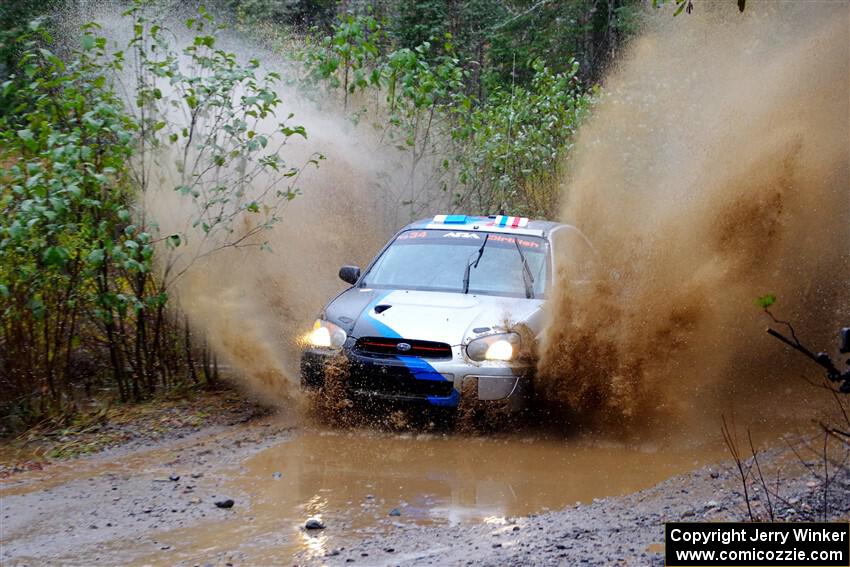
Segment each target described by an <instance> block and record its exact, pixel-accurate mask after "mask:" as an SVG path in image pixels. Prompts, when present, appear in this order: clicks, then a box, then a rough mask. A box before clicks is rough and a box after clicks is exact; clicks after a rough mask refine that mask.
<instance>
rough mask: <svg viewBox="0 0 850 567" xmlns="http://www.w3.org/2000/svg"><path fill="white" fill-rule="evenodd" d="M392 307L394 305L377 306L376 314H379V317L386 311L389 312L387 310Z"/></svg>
mask: <svg viewBox="0 0 850 567" xmlns="http://www.w3.org/2000/svg"><path fill="white" fill-rule="evenodd" d="M390 307H392V305H386V304H383V305H376V306H375V313H377V314H378V315H380V314H381V313H383V312H384V311H386V310H387V309H389V308H390Z"/></svg>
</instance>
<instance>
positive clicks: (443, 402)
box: [366, 292, 460, 407]
mask: <svg viewBox="0 0 850 567" xmlns="http://www.w3.org/2000/svg"><path fill="white" fill-rule="evenodd" d="M390 293H391V292H387V293H382V294H380V295H379V296H378V297H376V298H375V299H374V300H373V301H372V302H370V303H369V305H367V306H366V315H368V317H369V322H370V323H371V324H372V326H373V327H374V328H375V331H376V332H377V334H378V336H381V337H385V338H388V339H401V338H403V337H402V336H401V335H399V334H398V333H397V332H395V330H393V328H392V327H390V326H389V325H387V324H386V323H384V322H383V321H379V320H378V319H377V318H375V317H373V316H372V311H374V309H375V306H376V305H378V304H379V303H380V302H381V301H383V300H384V298H385V297H386V296H387V295H389V294H390ZM393 358H395V359H396V360H399V361H400V362H401V363H402V364H404V365H405V366H406V367H407V368H408V370H410V373H411V374H413V377H414V378H416V379H417V380H445V381H447V382H448V380H446V377H445V376H443V375H442V374H440V373H439V372H437V370H436V369H435V368H434V367H433V366H431V365H430V364H428V363H427V362H426V361H425V360H423V359H422V358H419V357H418V356H403V355H396V356H395V357H393ZM428 402H429V403H430V404H431V405H435V406H445V407H453V406H456V405H458V403H459V402H460V392H458V391H457V390H455V389H452V393H451V395H450V396H449V397H447V398H441V397H438V396H428Z"/></svg>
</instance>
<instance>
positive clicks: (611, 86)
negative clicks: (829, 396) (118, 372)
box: [96, 2, 850, 429]
mask: <svg viewBox="0 0 850 567" xmlns="http://www.w3.org/2000/svg"><path fill="white" fill-rule="evenodd" d="M99 10H101V13H99V14H97V15H96V16H97V17H98V19H100V20H101V21H105V23H106V24H107V25H106V26H105V29H108V30H117V29H121V28H122V25H123V24H126V23H127V22H126V21H124V22H120V21H118V19H119V16H118V15H117V14H119V13H120V9H114V10H112V11H111V12H109V13H108V14H105V13H104V10H105V9H104V8H102V7H99ZM187 14H188V12H187ZM188 15H191V14H188ZM187 17H188V16H187ZM110 20H115V21H110ZM848 20H850V14H848V6H847V4H846V2H831V3H830V2H823V3H814V2H806V3H799V4H798V5H793V4H791V3H774V2H763V3H761V2H752V3H748V5H747V8H746V11H745V12H744V13H743V14H739V13H738V12H737V11H736V10H735V9H734V6H733V7H731V8H730V7H729V6H728V5H726V4H725V3H724V4H718V5H716V6H715V5H712V4H709V3H700V5H699V9H698V10H696V11H695V12H694V13H693V14H690V15H682V16H679V17H676V18H673V17H672V15H671V14H670V13H668V12H665V11H660V12H655V13H653V14H652V15H651V23H650V24H649V26H648V28H647V29H646V30H645V31H644V33H643V34H641V36H640V37H639V38H638V39H636V40H635V41H634V42H633V43H632V45H631V46H630V49H629V51H628V53H627V54H626V55H625V56H624V57H623V58H622V59H621V60H620V62H619V65H618V66H617V67H616V68H614V69H613V70H612V72H611V73H610V76H609V77H608V78H607V79H606V81H605V83H604V85H603V87H604V88H603V91H602V92H603V94H602V95H601V97H600V102H599V104H598V105H597V106H596V108H595V109H594V111H593V115H592V119H591V120H590V121H589V123H587V124H586V125H585V126H584V127H583V128H582V130H581V132H580V134H579V138H578V140H577V144H576V150H575V152H574V154H573V158H572V161H571V163H570V168H569V170H570V171H571V172H572V175H571V177H570V178H569V179H567V180H566V181H565V183H564V187H563V197H562V207H561V213H560V220H562V221H564V222H568V223H571V224H574V225H576V226H578V227H579V228H580V229H581V230H582V231H584V232H585V233H586V234H587V235H588V236H589V238H590V239H591V241H592V242H593V243H594V246H595V248H596V250H597V258H596V260H597V261H596V268H595V275H594V276H593V278H592V280H593V283H590V284H588V283H587V282H586V281H583V282H581V283H577V282H574V281H573V280H572V279H571V277H570V274H569V273H561V274H559V276H558V278H557V281H556V286H555V289H554V292H553V294H552V297H551V299H550V301H549V302H548V304H547V306H546V309H547V312H548V317H549V324H548V328H547V329H546V332H545V334H544V339H543V342H542V345H541V352H540V358H539V376H538V378H537V391H538V392H539V393H540V394H542V397H543V399H544V400H545V402H546V403H547V405H548V409H549V411H552V412H555V414H554V417H556V418H557V419H556V420H553V421H557V422H559V423H561V422H564V413H565V412H566V414H568V415H569V416H572V417H573V418H574V419H573V420H571V423H573V424H575V423H576V422H577V421H580V422H581V423H584V424H588V423H590V424H592V425H594V426H606V425H613V424H617V425H623V424H627V425H629V426H636V425H642V424H646V423H648V422H656V423H659V422H660V423H664V422H665V421H666V420H667V419H675V420H676V421H677V422H679V423H684V422H688V421H690V422H693V423H694V424H696V425H699V424H701V423H703V417H705V418H706V419H710V420H711V423H712V427H714V426H715V425H714V424H716V420H717V416H718V413H720V412H728V411H730V408H731V410H735V411H739V412H740V411H756V410H758V409H761V410H763V411H762V414H763V415H766V414H770V413H780V412H784V411H789V410H793V411H796V410H797V409H798V408H796V407H791V406H789V404H790V402H792V401H794V400H795V399H796V398H794V397H793V396H790V395H788V392H786V391H785V390H784V388H786V387H788V386H789V384H799V383H801V379H800V376H801V375H803V374H806V375H809V376H811V375H812V374H813V373H817V370H816V369H813V368H812V367H810V366H808V365H807V364H808V363H807V362H805V361H802V360H799V359H798V358H797V357H796V356H794V355H793V354H791V353H788V352H787V351H786V350H785V349H784V348H783V347H782V346H781V345H778V344H777V343H775V342H774V341H773V340H772V339H770V338H769V337H767V336H766V335H765V334H764V332H763V331H764V327H765V324H766V319H765V317H764V314H762V313H761V311H760V310H759V309H758V308H757V307H755V306H754V303H753V302H754V300H755V299H756V297H758V296H759V295H762V294H765V293H775V294H776V295H777V296H778V297H779V302H778V304H777V306H776V308H775V310H776V311H777V313H779V314H781V316H782V317H783V318H786V319H789V320H791V321H794V322H795V324H796V326H797V328H798V332H799V334H800V335H801V336H802V337H804V338H805V340H806V341H807V342H808V343H809V344H810V345H812V347H813V348H815V349H819V348H827V347H829V346H832V345H834V344H835V340H834V333H835V331H836V330H837V328H838V326H839V324H841V323H843V324H847V323H848V322H850V321H848V317H850V299H848V296H850V284H848V281H850V251H848V242H850V221H849V220H848V219H850V189H848V163H850V156H848V151H850V149H848V148H850V127H848V100H850V92H848V90H849V88H848V61H850V54H848V38H850V30H848ZM172 27H173V28H174V29H179V28H180V27H181V26H180V25H179V22H174V24H173V25H172ZM178 39H179V38H178ZM184 39H185V40H187V41H188V37H187V38H184ZM224 41H226V43H225V48H226V49H229V50H232V51H235V52H236V53H237V54H238V55H239V56H240V57H242V58H243V59H245V60H247V59H248V58H250V57H257V58H260V59H261V60H262V61H263V64H264V66H265V67H266V68H267V69H269V70H281V71H283V74H284V76H286V74H287V72H288V71H289V70H290V69H288V68H287V67H286V65H287V63H286V61H285V56H281V55H280V54H274V53H271V52H269V51H264V50H262V49H260V48H258V47H256V46H254V45H251V44H250V42H248V41H246V40H245V39H244V38H240V37H238V36H231V37H227V38H224ZM119 43H120V41H119ZM124 43H125V44H126V41H125V42H124ZM281 96H282V98H283V100H284V109H285V110H286V111H291V112H294V113H295V118H294V122H295V123H298V124H301V125H303V126H305V128H306V130H307V132H308V136H309V138H308V140H302V141H293V142H292V143H290V144H289V145H288V146H287V148H286V152H287V154H286V156H285V157H286V160H287V162H289V163H292V164H298V163H303V161H305V160H306V159H307V158H308V157H309V156H311V155H312V154H313V153H314V152H319V153H321V154H323V155H324V156H326V158H327V159H326V160H324V161H323V162H322V163H321V165H320V167H319V168H317V169H316V168H307V169H306V170H305V171H304V174H303V176H302V178H301V179H300V181H299V184H298V185H299V187H300V189H301V191H302V193H303V194H302V195H300V196H298V197H297V198H296V199H295V200H294V201H292V202H291V203H290V204H289V205H287V207H286V209H285V210H284V211H283V215H282V219H283V220H282V222H281V223H280V224H278V225H276V226H275V227H274V229H273V230H271V231H269V232H266V233H264V234H263V235H262V239H263V240H268V241H269V243H270V245H271V249H272V252H265V251H261V250H259V249H256V248H254V249H244V248H242V249H231V250H225V251H222V252H220V253H218V254H215V255H213V256H210V257H208V258H206V259H205V260H204V261H202V262H197V263H196V264H194V265H193V266H192V268H191V270H189V271H188V272H187V273H186V275H185V277H183V278H182V279H181V281H180V282H179V284H178V286H177V289H176V291H177V302H178V303H179V306H180V307H181V308H182V309H183V310H185V312H186V313H187V314H188V316H189V318H190V321H191V324H192V325H193V329H194V331H195V332H196V334H197V335H198V336H201V335H203V336H205V337H206V340H208V341H209V342H210V344H211V345H212V346H213V348H214V349H215V350H216V351H217V352H218V353H219V355H220V356H221V357H222V358H223V361H224V362H225V363H226V364H228V365H229V366H230V367H231V370H232V373H233V374H234V375H235V376H237V377H240V378H241V379H242V380H241V381H242V383H244V384H246V385H248V386H249V387H250V388H251V389H253V390H254V391H256V392H259V393H260V394H262V395H263V396H264V398H265V399H267V400H270V401H273V402H276V403H278V404H279V405H282V406H292V405H293V404H292V401H293V399H294V398H297V397H298V395H297V393H296V392H297V387H296V386H297V383H298V376H299V372H298V358H299V356H298V353H299V348H298V345H297V339H298V337H299V336H300V334H301V333H302V332H303V330H304V329H307V328H309V324H310V322H311V320H312V319H313V317H315V315H316V313H317V312H318V310H319V309H320V308H321V306H322V305H323V304H324V302H325V301H326V300H327V299H328V298H329V297H331V296H333V294H334V293H336V292H337V291H340V290H342V289H343V284H342V283H340V282H338V281H337V279H336V271H337V269H338V268H339V266H340V265H341V264H344V263H353V264H360V265H364V264H365V263H366V262H367V261H368V259H369V258H370V257H371V255H373V254H374V252H375V251H376V250H378V249H379V247H380V246H381V245H382V244H383V242H384V241H385V240H386V238H387V237H388V236H389V235H390V234H391V233H392V231H393V229H395V228H397V225H398V221H397V219H392V220H385V219H384V220H381V218H380V217H376V216H375V214H374V212H375V211H376V210H382V209H383V208H385V206H386V200H387V195H388V193H387V189H388V188H389V189H390V190H392V189H393V188H394V187H395V186H396V185H397V186H399V187H400V186H403V184H404V183H405V181H406V179H407V177H408V172H406V171H405V170H404V169H403V168H402V167H399V165H398V163H397V162H396V161H395V160H393V159H392V150H391V149H388V148H387V147H385V146H382V145H381V143H380V140H379V136H378V135H376V134H375V133H374V132H370V131H369V128H368V127H362V126H361V127H354V126H352V124H351V122H350V121H348V120H347V118H345V116H344V115H343V113H342V112H340V111H338V109H335V108H334V105H333V103H332V102H331V103H329V102H328V101H324V104H322V105H321V108H322V109H321V110H319V109H318V107H317V106H316V105H314V104H313V103H311V102H308V101H307V98H311V99H315V98H317V97H316V96H312V97H304V96H303V95H302V94H301V93H298V92H297V91H295V90H294V89H288V88H287V89H283V90H282V91H281ZM318 98H321V97H320V96H319V97H318ZM364 122H365V121H364ZM174 185H175V184H174V180H173V179H170V172H169V170H168V168H164V169H161V170H159V176H158V179H157V184H155V187H154V188H153V189H152V190H151V191H150V192H149V194H148V195H147V196H146V199H145V202H144V208H145V210H146V212H147V214H148V215H149V216H150V217H151V218H154V219H156V220H157V222H159V224H160V226H161V230H162V232H163V233H164V234H167V233H170V232H173V231H180V230H182V229H183V228H184V227H185V225H186V223H187V208H186V201H185V199H184V200H183V201H181V197H180V196H179V195H178V194H176V193H175V192H174V191H173V187H174ZM395 188H396V189H397V187H395ZM389 194H392V191H390V193H389ZM434 206H435V207H437V206H438V205H434ZM435 212H440V211H425V212H423V215H424V214H427V213H435ZM363 219H371V220H370V221H369V222H365V221H364V220H363ZM777 393H778V394H777ZM772 394H776V395H772ZM762 400H769V403H767V404H765V403H763V402H762ZM579 415H580V416H585V418H589V421H588V420H587V419H583V420H577V416H579ZM768 419H769V417H768ZM633 429H640V428H636V427H633ZM644 429H645V428H644Z"/></svg>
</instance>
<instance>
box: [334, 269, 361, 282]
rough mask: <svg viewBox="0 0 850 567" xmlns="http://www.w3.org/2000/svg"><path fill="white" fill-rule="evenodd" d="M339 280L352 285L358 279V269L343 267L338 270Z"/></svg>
mask: <svg viewBox="0 0 850 567" xmlns="http://www.w3.org/2000/svg"><path fill="white" fill-rule="evenodd" d="M339 279H341V280H342V281H344V282H346V283H350V284H351V285H354V284H356V283H357V280H359V279H360V268H359V267H357V266H343V267H341V268H340V269H339Z"/></svg>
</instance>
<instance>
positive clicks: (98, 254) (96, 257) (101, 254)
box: [86, 248, 106, 267]
mask: <svg viewBox="0 0 850 567" xmlns="http://www.w3.org/2000/svg"><path fill="white" fill-rule="evenodd" d="M105 258H106V250H104V249H103V248H98V249H96V250H92V251H91V252H90V253H89V255H88V257H87V258H86V262H88V263H89V264H91V265H92V266H94V267H99V266H100V265H102V264H103V260H104V259H105Z"/></svg>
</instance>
